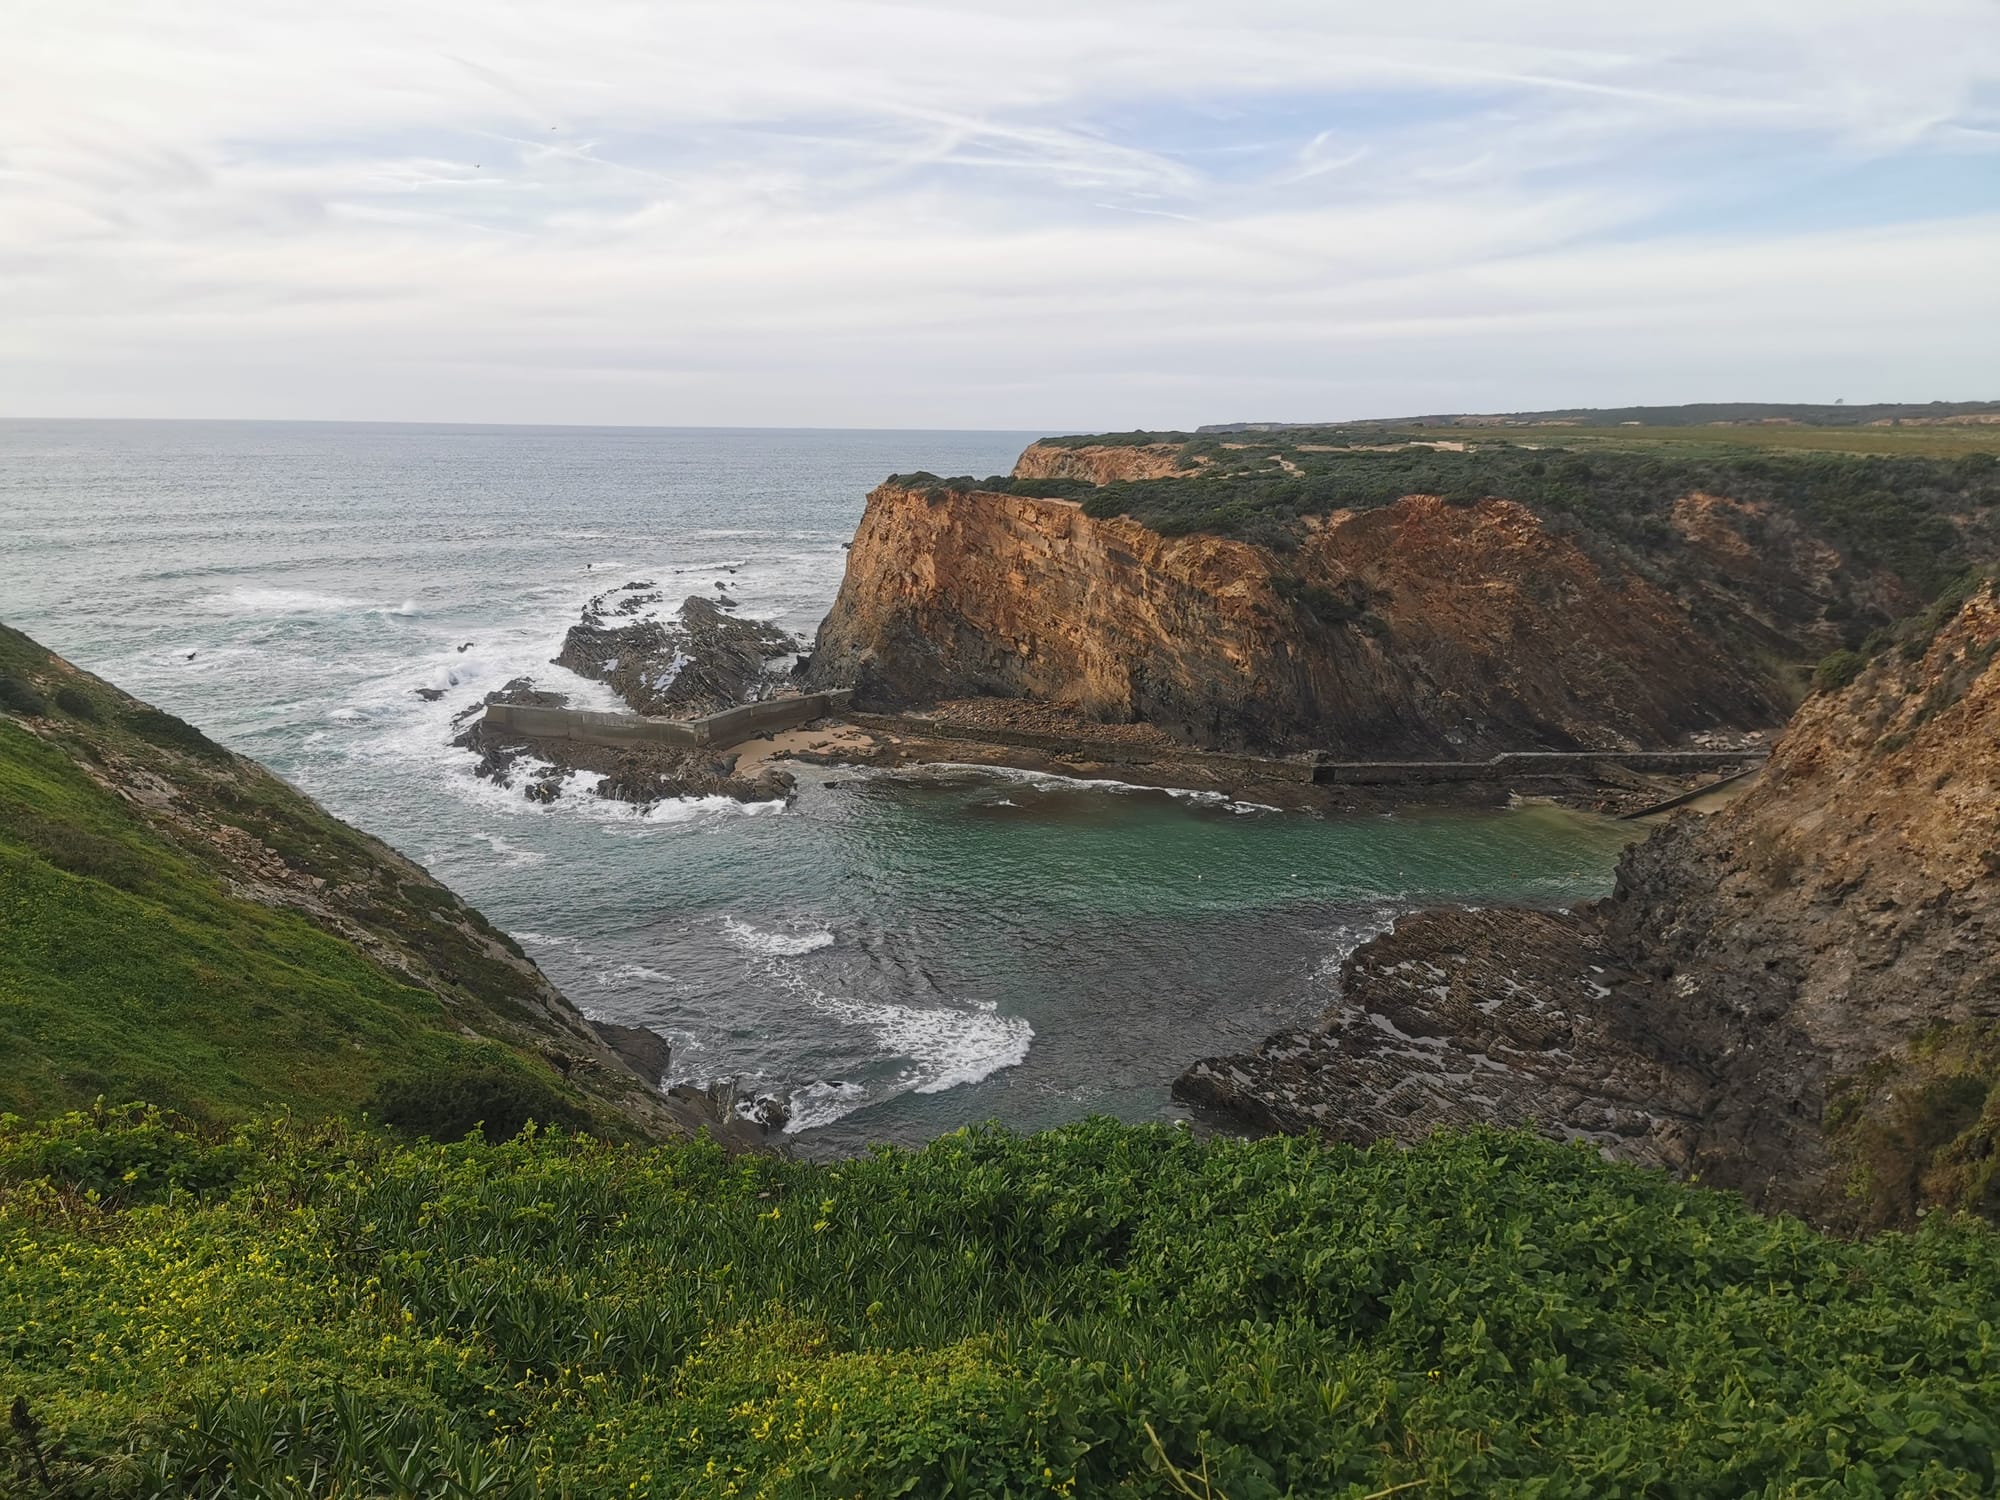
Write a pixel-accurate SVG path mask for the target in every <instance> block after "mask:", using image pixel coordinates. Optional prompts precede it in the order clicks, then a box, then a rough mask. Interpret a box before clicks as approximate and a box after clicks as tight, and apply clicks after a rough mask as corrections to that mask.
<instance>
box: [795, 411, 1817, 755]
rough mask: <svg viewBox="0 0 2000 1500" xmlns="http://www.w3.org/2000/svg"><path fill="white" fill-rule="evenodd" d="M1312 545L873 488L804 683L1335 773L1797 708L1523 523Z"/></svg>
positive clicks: (1450, 510)
mask: <svg viewBox="0 0 2000 1500" xmlns="http://www.w3.org/2000/svg"><path fill="white" fill-rule="evenodd" d="M1030 451H1031V452H1033V451H1034V450H1030ZM1051 451H1052V452H1054V453H1057V454H1076V453H1079V452H1083V451H1085V450H1079V449H1056V450H1051ZM1108 451H1109V452H1112V453H1116V454H1120V455H1126V454H1131V453H1134V452H1135V451H1143V450H1132V449H1113V450H1108ZM1305 526H1306V531H1305V534H1304V537H1303V540H1302V541H1301V543H1300V545H1299V546H1298V547H1297V549H1296V550H1295V551H1292V552H1287V553H1280V552H1276V551H1273V550H1271V549H1269V548H1265V547H1262V546H1256V545H1252V544H1250V543H1247V542H1242V541H1235V540H1230V539H1225V538H1221V537H1215V536H1208V535H1200V534H1195V535H1187V536H1178V537H1168V536H1163V535H1161V534H1159V533H1158V532H1155V531H1152V530H1150V529H1149V528H1147V527H1145V526H1143V525H1141V524H1139V523H1137V522H1135V521H1132V520H1130V519H1127V518H1123V517H1118V518H1111V519H1106V520H1094V519H1092V518H1091V517H1089V516H1087V515H1085V514H1084V513H1083V511H1082V509H1081V508H1080V507H1079V506H1077V505H1076V504H1075V503H1073V502H1070V501H1067V500H1054V499H1036V498H1029V497H1024V496H1020V495H1013V494H997V493H991V492H983V491H982V492H972V493H966V492H952V491H948V490H943V489H931V490H917V489H911V488H906V487H901V486H893V485H884V486H882V487H881V488H879V489H877V490H876V491H875V492H874V493H873V494H871V495H870V496H869V498H868V506H867V510H866V512H865V514H864V516H863V518H862V522H861V526H860V529H859V531H858V532H857V533H856V536H855V540H854V544H853V547H852V550H851V551H850V553H849V558H848V565H847V575H846V578H845V580H844V581H843V584H842V587H841V591H840V595H839V598H838V599H837V600H836V602H835V604H834V607H833V610H832V612H831V613H830V614H829V615H828V617H827V620H826V622H825V624H824V625H823V626H822V627H821V629H820V633H819V640H818V644H817V646H816V648H815V651H814V653H813V658H812V662H811V666H810V669H809V677H810V679H811V680H812V681H813V683H814V684H815V685H819V686H852V687H854V688H855V689H856V690H857V697H858V700H859V701H860V702H861V703H862V705H863V706H875V707H906V706H911V705H918V704H924V703H930V702H935V701H939V700H942V699H947V698H963V697H973V696H981V695H990V696H999V697H1030V698H1039V699H1045V700H1048V701H1050V702H1054V703H1059V704H1063V705H1065V706H1068V707H1071V708H1073V709H1075V710H1076V711H1078V712H1080V713H1081V714H1083V715H1085V716H1087V717H1091V718H1096V719H1099V720H1105V721H1111V722H1127V721H1134V720H1139V721H1145V722H1148V723H1152V724H1155V725H1158V726H1159V727H1160V728H1162V729H1164V730H1166V731H1167V732H1168V733H1169V734H1172V735H1174V736H1175V737H1177V738H1180V739H1183V740H1185V741H1187V742H1190V743H1193V744H1199V745H1208V746H1218V747H1230V748H1251V749H1262V750H1271V749H1276V750H1286V749H1299V748H1324V749H1327V750H1330V751H1332V752H1334V753H1335V754H1337V755H1349V756H1367V755H1380V754H1388V755H1443V756H1461V755H1464V756H1470V755H1485V754H1491V753H1494V752H1496V751H1500V750H1512V749H1523V748H1532V747H1542V748H1549V749H1579V748H1604V749H1609V748H1629V747H1649V746H1657V745H1662V744H1668V743H1672V742H1673V741H1675V740H1677V739H1679V738H1681V737H1682V736H1684V735H1685V734H1687V733H1689V732H1691V731H1695V730H1702V729H1714V728H1723V727H1728V728H1737V729H1747V728H1758V727H1765V726H1772V725H1775V724H1777V723H1779V722H1782V720H1783V718H1784V716H1785V713H1786V712H1787V710H1788V709H1789V707H1790V691H1791V690H1790V688H1789V687H1788V685H1787V681H1786V679H1785V677H1784V675H1783V673H1782V672H1781V671H1780V670H1779V669H1778V668H1777V667H1776V666H1775V665H1774V664H1773V663H1772V662H1771V661H1769V660H1767V659H1762V658H1755V657H1753V658H1751V659H1748V660H1745V659H1742V658H1741V653H1740V652H1737V651H1735V650H1724V649H1721V646H1720V642H1719V640H1718V635H1717V629H1716V627H1715V626H1714V624H1713V622H1712V621H1706V620H1704V619H1702V618H1699V617H1698V616H1697V614H1696V613H1695V612H1693V611H1691V610H1690V608H1689V607H1688V605H1687V603H1686V601H1685V600H1684V599H1683V598H1681V597H1680V596H1679V595H1678V594H1677V593H1676V592H1675V591H1673V590H1670V589H1669V588H1667V587H1665V586H1663V585H1662V584H1661V583H1657V582H1654V581H1652V580H1650V579H1648V578H1645V577H1641V576H1640V575H1639V574H1638V573H1637V572H1635V571H1633V570H1632V569H1631V568H1630V567H1629V566H1627V565H1625V564H1624V563H1622V562H1621V561H1619V560H1618V559H1616V558H1615V557H1612V556H1610V555H1608V554H1606V553H1604V552H1603V550H1602V549H1596V550H1595V551H1593V550H1591V549H1588V548H1587V546H1586V544H1585V541H1584V540H1583V539H1581V538H1579V537H1578V536H1576V535H1573V534H1567V533H1565V532H1563V531H1562V530H1560V529H1558V528H1556V527H1554V526H1552V525H1550V524H1549V523H1547V522H1544V521H1543V520H1542V519H1540V518H1539V517H1538V516H1537V515H1536V514H1535V513H1534V512H1533V511H1531V510H1529V509H1528V508H1526V507H1525V506H1521V505H1517V504H1515V503H1513V502H1511V501H1506V500H1487V501H1482V502H1480V503H1478V504H1476V505H1453V504H1447V503H1446V502H1445V501H1443V500H1440V499H1437V498H1434V497H1429V496H1420V495H1419V496H1410V497H1408V498H1406V499H1404V500H1402V501H1399V502H1398V503H1396V504H1394V505H1389V506H1384V507H1381V508H1378V509H1373V510H1367V511H1359V512H1354V511H1341V512H1336V513H1334V514H1333V515H1331V516H1327V517H1324V518H1315V519H1313V520H1309V521H1307V522H1306V523H1305Z"/></svg>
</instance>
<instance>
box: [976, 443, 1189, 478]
mask: <svg viewBox="0 0 2000 1500" xmlns="http://www.w3.org/2000/svg"><path fill="white" fill-rule="evenodd" d="M1193 472H1194V470H1193V469H1192V468H1189V467H1187V466H1186V464H1185V460H1183V459H1182V457H1181V445H1180V444H1179V443H1145V444H1139V445H1134V446H1126V445H1122V444H1117V443H1089V444H1084V445H1080V446H1072V445H1069V444H1064V443H1046V442H1044V443H1030V444H1029V445H1028V446H1027V448H1025V449H1024V450H1023V451H1022V453H1021V456H1020V458H1019V459H1017V460H1015V463H1014V477H1015V478H1016V479H1083V480H1088V481H1089V482H1090V483H1091V484H1113V483H1116V482H1117V481H1119V480H1121V479H1175V478H1178V477H1180V476H1181V475H1184V474H1192V473H1193Z"/></svg>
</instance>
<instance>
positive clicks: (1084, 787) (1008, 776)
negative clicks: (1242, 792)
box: [896, 760, 1229, 806]
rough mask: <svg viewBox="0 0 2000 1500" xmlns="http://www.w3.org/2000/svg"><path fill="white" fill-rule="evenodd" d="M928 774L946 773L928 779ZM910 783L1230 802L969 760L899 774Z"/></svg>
mask: <svg viewBox="0 0 2000 1500" xmlns="http://www.w3.org/2000/svg"><path fill="white" fill-rule="evenodd" d="M925 772H936V773H943V774H940V775H930V776H926V775H925V774H924V773H925ZM896 774H897V775H898V776H900V777H903V778H905V779H907V780H916V781H921V780H933V781H946V780H953V779H957V778H962V777H965V776H968V775H971V776H987V777H991V778H993V779H994V780H996V781H1013V782H1021V783H1025V784H1026V785H1028V786H1031V787H1033V788H1034V789H1035V790H1036V791H1038V792H1065V791H1078V792H1109V793H1111V794H1113V795H1130V794H1135V793H1137V794H1151V795H1153V796H1165V797H1172V798H1174V799H1175V800H1177V801H1181V802H1198V803H1204V804H1211V805H1214V806H1221V805H1223V804H1225V803H1227V802H1228V801H1229V797H1228V795H1227V794H1226V793H1224V792H1211V791H1204V790H1202V789H1200V788H1197V787H1191V786H1144V785H1141V784H1140V783H1138V782H1134V781H1115V780H1112V779H1111V778H1110V777H1105V776H1065V775H1063V774H1062V773H1061V772H1060V771H1031V770H1029V769H1027V768H1026V767H1023V766H981V765H973V764H971V763H969V762H966V761H955V760H940V761H934V762H932V763H931V764H930V765H928V766H923V767H917V768H913V769H911V770H908V771H899V772H897V773H896Z"/></svg>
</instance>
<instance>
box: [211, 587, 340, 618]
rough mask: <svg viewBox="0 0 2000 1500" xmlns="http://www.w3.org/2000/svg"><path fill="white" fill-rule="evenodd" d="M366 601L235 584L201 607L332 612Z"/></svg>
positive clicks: (246, 611) (228, 611) (251, 611)
mask: <svg viewBox="0 0 2000 1500" xmlns="http://www.w3.org/2000/svg"><path fill="white" fill-rule="evenodd" d="M367 602H368V601H367V600H365V599H350V598H348V597H347V596H346V595H344V594H316V593H314V592H313V591H312V590H311V589H269V588H237V589H227V590H225V591H224V592H222V593H220V594H210V595H209V596H208V597H207V598H205V599H203V600H202V601H201V607H202V608H203V609H205V610H207V611H209V612H210V613H211V614H223V615H334V614H345V613H346V612H347V611H348V610H351V609H358V608H360V607H361V606H362V605H364V604H366V603H367Z"/></svg>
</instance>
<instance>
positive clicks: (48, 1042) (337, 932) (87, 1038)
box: [0, 627, 636, 1133]
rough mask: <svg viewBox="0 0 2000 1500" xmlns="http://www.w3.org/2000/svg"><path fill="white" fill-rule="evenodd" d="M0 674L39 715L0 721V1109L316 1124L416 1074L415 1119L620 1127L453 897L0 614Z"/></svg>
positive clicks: (497, 937)
mask: <svg viewBox="0 0 2000 1500" xmlns="http://www.w3.org/2000/svg"><path fill="white" fill-rule="evenodd" d="M0 677H4V681H5V682H8V683H12V684H14V685H15V686H14V688H12V689H10V690H9V696H8V705H9V707H10V709H11V711H12V712H13V713H15V714H20V715H26V714H27V713H28V710H27V709H26V708H24V707H23V706H22V704H23V702H24V701H25V700H26V699H30V698H31V699H32V700H33V701H34V702H36V703H39V704H40V705H41V708H40V709H39V710H37V711H36V713H35V715H34V716H33V717H32V718H28V719H25V720H23V719H16V718H10V717H6V716H4V715H0V932H4V933H5V934H6V940H5V941H4V942H0V1111H13V1112H15V1113H19V1114H22V1115H27V1116H46V1115H50V1114H53V1113H56V1112H59V1111H61V1110H65V1109H72V1108H76V1107H79V1106H83V1105H88V1104H90V1103H91V1101H93V1100H95V1099H97V1098H99V1097H100V1096H101V1097H104V1098H108V1099H110V1100H112V1101H113V1102H122V1101H127V1100H141V1099H143V1100H146V1101H149V1102H152V1103H155V1104H159V1105H163V1106H167V1107H170V1108H173V1109H176V1110H180V1111H184V1112H186V1113H187V1114H190V1115H193V1116H196V1117H199V1118H205V1119H212V1120H229V1119H239V1118H243V1117H245V1116H248V1115H251V1114H256V1113H261V1112H265V1111H269V1110H272V1109H275V1108H279V1107H284V1108H287V1109H290V1110H293V1111H295V1112H296V1113H297V1114H298V1115H300V1116H301V1117H303V1118H317V1117H321V1116H327V1115H334V1114H345V1113H352V1112H355V1111H357V1110H360V1109H362V1108H364V1107H366V1106H368V1105H369V1104H370V1103H371V1101H372V1102H376V1103H382V1102H387V1101H390V1100H393V1098H395V1097H396V1092H395V1088H396V1085H397V1084H399V1083H405V1082H407V1081H414V1082H409V1085H408V1087H407V1089H406V1090H405V1092H406V1093H410V1094H415V1095H421V1096H424V1097H426V1098H427V1099H428V1100H429V1104H430V1108H431V1109H432V1110H433V1111H434V1113H433V1114H431V1115H422V1114H421V1113H420V1112H416V1111H414V1110H412V1111H411V1112H409V1113H407V1114H406V1115H405V1117H404V1118H405V1121H406V1123H408V1124H409V1125H410V1126H411V1128H413V1129H426V1128H429V1127H430V1126H432V1125H435V1126H436V1128H437V1129H438V1130H440V1131H453V1133H462V1131H463V1129H464V1128H465V1126H466V1125H468V1124H469V1123H470V1122H471V1119H477V1118H485V1117H486V1112H487V1111H490V1112H491V1116H492V1117H491V1118H489V1119H488V1121H487V1123H488V1125H489V1128H490V1129H491V1130H493V1131H495V1132H496V1133H498V1132H501V1128H502V1126H503V1125H505V1126H507V1127H508V1128H509V1129H511V1128H518V1124H519V1122H520V1120H521V1119H522V1118H523V1116H524V1113H532V1114H533V1115H534V1116H535V1117H536V1118H538V1119H543V1120H557V1121H563V1122H566V1123H578V1124H580V1123H586V1122H591V1121H595V1122H597V1124H598V1126H599V1128H604V1129H610V1130H614V1131H616V1130H629V1129H630V1128H631V1127H630V1125H629V1122H625V1121H623V1120H620V1119H618V1118H616V1117H615V1116H614V1115H613V1114H612V1113H611V1112H610V1111H609V1110H607V1109H605V1108H603V1107H602V1104H601V1103H600V1105H599V1108H598V1109H597V1110H596V1111H595V1112H594V1113H586V1111H585V1107H584V1106H585V1101H584V1100H583V1099H582V1097H581V1096H580V1094H579V1090H578V1088H577V1087H576V1086H575V1085H573V1084H572V1083H570V1082H569V1081H567V1080H564V1079H562V1078H561V1077H559V1076H558V1074H557V1071H556V1069H555V1068H552V1067H551V1064H550V1060H549V1058H550V1057H553V1059H554V1060H555V1061H556V1062H557V1063H558V1064H559V1065H560V1063H561V1062H563V1061H564V1060H565V1059H563V1057H562V1055H561V1050H560V1049H561V1048H562V1046H563V1045H565V1044H566V1043H567V1040H568V1039H567V1037H566V1036H565V1035H564V1034H563V1033H562V1032H561V1031H560V1029H559V1028H558V1026H557V1025H556V1023H555V1022H554V1021H553V1020H552V1019H551V1017H550V1014H549V1012H548V1010H547V1009H546V1008H545V996H544V990H543V989H542V988H541V987H540V986H541V981H540V980H539V978H538V976H536V975H535V973H534V971H533V970H532V969H529V968H527V967H526V966H525V965H520V964H518V963H517V962H514V961H513V960H516V959H517V958H518V953H519V950H518V949H515V948H513V947H512V944H511V941H510V940H508V939H506V938H505V937H504V936H502V935H501V934H499V933H497V932H495V931H494V930H493V929H492V928H491V927H490V926H488V925H487V924H486V922H485V920H484V919H483V918H481V917H480V916H479V915H478V914H477V913H476V912H473V911H471V910H469V909H468V908H466V907H465V906H463V905H462V904H461V903H460V902H459V901H458V899H457V898H456V897H455V896H453V895H452V894H451V892H450V891H448V890H446V889H445V888H444V887H442V886H439V885H437V884H436V883H435V882H433V881H431V880H429V879H428V877H426V876H424V875H423V874H422V873H421V872H420V871H418V870H417V869H416V868H415V867H414V866H411V865H409V864H407V863H406V862H403V861H401V860H398V859H397V858H396V857H395V856H394V855H393V854H391V853H390V851H389V850H387V849H386V848H384V847H383V846H382V845H380V844H378V843H376V842H375V841H374V840H372V839H369V838H367V837H366V836H364V835H362V834H359V833H357V832H356V831H355V830H353V829H352V828H349V827H347V826H346V825H345V824H343V823H341V822H340V821H339V820H337V819H335V818H333V817H330V816H329V815H327V814H326V813H325V812H324V811H322V810H321V809H320V808H318V807H316V806H315V805H314V804H312V803H311V802H309V801H307V800H306V799H305V798H303V797H301V796H300V795H299V794H298V793H297V792H295V791H294V790H292V788H290V787H288V786H286V785H285V784H284V783H283V782H281V781H279V780H278V779H277V778H276V777H274V776H271V775H269V774H268V773H266V772H264V771H262V770H260V769H259V768H257V767H256V766H253V765H251V764H250V763H249V762H247V761H241V760H238V759H236V758H235V757H234V756H232V755H230V754H229V752H228V751H226V750H224V749H223V748H222V747H220V746H219V745H217V744H215V743H214V742H213V741H212V740H210V739H208V738H207V737H206V736H205V735H203V734H201V732H200V731H199V730H197V729H195V728H194V727H193V726H191V725H189V724H187V723H186V722H185V721H183V720H181V719H179V718H176V717H175V716H173V715H172V714H168V713H163V712H160V711H158V710H155V709H149V708H146V707H145V706H143V705H141V704H137V703H134V702H133V701H132V700H130V699H129V698H126V697H125V696H124V695H123V694H120V693H118V692H117V691H116V690H115V689H113V688H110V687H108V686H107V685H105V684H103V683H99V682H96V681H95V679H91V678H88V677H86V676H84V675H83V674H81V673H75V672H73V671H72V670H71V669H69V668H67V667H66V666H63V665H61V664H59V663H57V662H56V661H55V660H54V658H52V657H50V656H49V655H48V653H47V652H45V651H44V650H42V648H41V647H39V646H37V645H36V644H35V643H34V642H32V641H30V640H29V639H28V638H27V637H26V636H23V635H21V634H19V633H18V632H15V631H11V630H6V629H5V628H4V627H0ZM51 702H53V704H54V706H55V708H56V709H57V710H60V713H59V714H58V715H51V713H50V710H49V704H50V703H51ZM118 788H126V789H132V790H134V795H131V796H120V795H119V794H118V790H117V789H118ZM141 794H143V795H141ZM355 932H360V933H362V934H364V935H365V936H364V943H365V950H364V946H363V944H360V943H357V942H355V941H353V940H352V938H351V936H350V934H353V933H355ZM510 949H511V952H510ZM385 959H386V960H388V961H386V962H385ZM592 1077H593V1079H594V1080H595V1081H597V1082H600V1083H602V1084H603V1087H604V1089H605V1090H608V1089H609V1088H610V1087H611V1083H610V1081H609V1075H608V1074H604V1075H602V1077H599V1076H598V1075H595V1074H594V1075H592ZM467 1080H472V1081H476V1087H474V1085H473V1083H471V1082H467ZM633 1086H634V1087H636V1084H635V1085H633ZM385 1088H386V1089H388V1090H389V1092H388V1093H385V1094H383V1095H381V1096H379V1097H378V1095H377V1090H378V1089H385ZM468 1089H470V1090H471V1092H467V1090H468ZM447 1108H448V1109H449V1110H455V1111H456V1114H455V1115H453V1114H449V1113H435V1111H438V1110H446V1109H447ZM467 1110H471V1111H472V1113H471V1115H470V1116H469V1117H468V1116H467V1115H466V1111H467ZM454 1127H455V1131H454V1130H453V1128H454Z"/></svg>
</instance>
